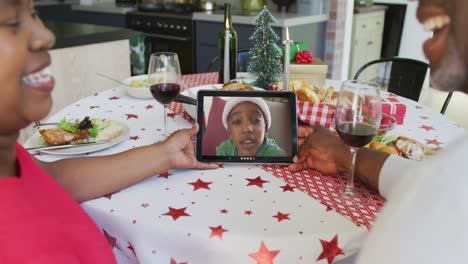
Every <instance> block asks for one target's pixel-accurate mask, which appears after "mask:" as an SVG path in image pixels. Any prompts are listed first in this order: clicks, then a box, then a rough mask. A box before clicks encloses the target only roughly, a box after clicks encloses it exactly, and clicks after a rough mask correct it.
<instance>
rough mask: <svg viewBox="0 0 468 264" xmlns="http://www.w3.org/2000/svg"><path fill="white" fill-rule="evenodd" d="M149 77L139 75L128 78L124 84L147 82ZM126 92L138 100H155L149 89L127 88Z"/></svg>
mask: <svg viewBox="0 0 468 264" xmlns="http://www.w3.org/2000/svg"><path fill="white" fill-rule="evenodd" d="M147 79H148V75H146V74H143V75H137V76H132V77H128V78H126V79H125V80H123V81H122V82H123V83H125V84H127V85H130V83H131V81H133V80H137V81H143V80H147ZM124 88H125V90H126V91H127V94H128V95H130V96H131V97H134V98H138V99H154V98H153V96H152V95H151V92H150V89H149V87H129V86H125V87H124Z"/></svg>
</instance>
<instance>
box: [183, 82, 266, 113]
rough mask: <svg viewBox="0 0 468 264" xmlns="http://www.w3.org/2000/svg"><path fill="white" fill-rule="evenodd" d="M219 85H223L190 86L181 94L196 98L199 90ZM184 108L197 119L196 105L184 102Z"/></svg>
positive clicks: (216, 87) (219, 87)
mask: <svg viewBox="0 0 468 264" xmlns="http://www.w3.org/2000/svg"><path fill="white" fill-rule="evenodd" d="M221 87H223V85H222V84H207V85H202V86H196V87H192V88H190V89H187V90H185V91H183V92H182V93H181V94H182V95H185V96H189V97H192V98H195V99H196V98H197V93H198V91H200V90H219V89H221ZM253 88H254V89H255V90H257V91H265V90H264V89H262V88H258V87H253ZM184 108H185V111H186V112H187V114H189V115H190V116H191V117H192V118H194V119H197V106H196V105H189V104H184Z"/></svg>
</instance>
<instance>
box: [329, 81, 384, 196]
mask: <svg viewBox="0 0 468 264" xmlns="http://www.w3.org/2000/svg"><path fill="white" fill-rule="evenodd" d="M381 116H382V109H381V101H380V87H379V85H378V84H376V83H373V82H365V81H360V80H350V81H346V82H344V83H343V86H342V88H341V92H340V95H339V97H338V103H337V107H336V114H335V123H336V130H337V132H338V135H339V136H340V138H341V140H343V142H344V143H345V144H346V145H348V146H349V147H350V151H351V155H352V163H351V171H350V173H349V174H348V179H347V182H346V187H345V188H344V190H343V192H344V194H347V195H352V194H354V166H355V162H356V152H357V151H358V149H359V148H360V147H363V146H365V145H366V144H368V143H369V142H370V141H371V140H372V138H374V136H375V135H376V134H377V131H378V130H379V126H380V119H381Z"/></svg>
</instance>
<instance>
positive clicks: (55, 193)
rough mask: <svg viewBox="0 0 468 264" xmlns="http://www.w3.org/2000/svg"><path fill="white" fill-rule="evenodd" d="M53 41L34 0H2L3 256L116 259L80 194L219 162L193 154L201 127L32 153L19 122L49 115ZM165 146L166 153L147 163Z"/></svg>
mask: <svg viewBox="0 0 468 264" xmlns="http://www.w3.org/2000/svg"><path fill="white" fill-rule="evenodd" d="M54 42H55V38H54V36H53V34H52V33H51V32H50V31H49V30H47V29H46V28H45V27H44V25H43V23H42V21H41V20H40V19H39V18H38V17H37V15H36V12H35V10H34V6H33V2H32V0H0V58H1V60H0V83H1V84H2V86H1V89H0V113H1V115H0V211H1V212H2V214H0V226H1V227H3V228H2V231H1V235H0V259H1V261H0V262H2V263H3V262H5V263H115V258H114V256H113V254H112V249H111V248H110V247H109V245H108V243H107V241H106V239H105V237H104V236H103V235H102V233H101V232H100V230H99V229H98V228H97V227H96V225H95V224H94V223H93V222H92V221H91V219H90V218H89V217H88V215H87V214H86V213H85V212H84V211H83V210H82V209H81V207H80V205H79V204H78V203H77V201H78V202H81V201H86V200H89V199H93V198H97V197H101V196H103V195H106V194H109V193H113V192H116V191H118V190H120V189H122V188H125V187H128V186H130V185H133V184H135V183H137V182H139V181H142V180H144V179H147V178H148V177H151V176H153V175H155V174H158V173H160V172H163V171H168V170H169V169H175V168H217V167H218V166H217V165H210V164H204V163H200V162H197V160H196V159H195V158H194V156H193V143H192V140H191V138H192V137H194V136H195V134H196V133H197V131H198V127H197V126H194V127H193V128H191V129H184V130H180V131H178V132H176V133H174V134H173V135H171V136H170V137H169V138H168V139H167V140H165V141H163V142H160V143H156V144H152V145H148V146H144V147H139V148H135V149H133V150H129V151H126V152H123V153H119V154H114V155H111V156H102V157H92V158H81V159H64V160H61V161H56V162H50V163H46V162H41V161H39V160H35V159H33V158H32V157H31V156H30V155H29V153H28V152H27V151H26V150H25V149H24V148H23V146H21V145H20V144H18V143H17V142H16V141H17V139H18V135H19V131H20V129H22V128H24V127H26V126H28V125H29V124H30V123H32V122H34V121H38V120H40V119H42V118H44V117H45V116H46V115H47V114H48V112H49V110H50V108H51V106H52V100H51V92H52V90H53V88H54V78H53V76H52V74H51V73H50V71H49V70H48V67H49V65H50V63H51V59H50V56H49V53H48V49H49V48H51V47H52V46H53V44H54ZM161 152H164V153H165V154H167V155H163V156H164V158H161V159H159V160H158V161H156V162H146V157H149V156H154V155H158V154H157V153H161ZM96 175H101V177H95V176H96ZM18 237H21V239H17V238H18Z"/></svg>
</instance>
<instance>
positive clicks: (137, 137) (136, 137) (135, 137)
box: [130, 136, 140, 140]
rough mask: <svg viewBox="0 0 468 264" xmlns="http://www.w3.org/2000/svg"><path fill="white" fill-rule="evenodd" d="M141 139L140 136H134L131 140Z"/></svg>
mask: <svg viewBox="0 0 468 264" xmlns="http://www.w3.org/2000/svg"><path fill="white" fill-rule="evenodd" d="M139 138H140V137H139V136H133V137H130V140H137V139H139Z"/></svg>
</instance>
